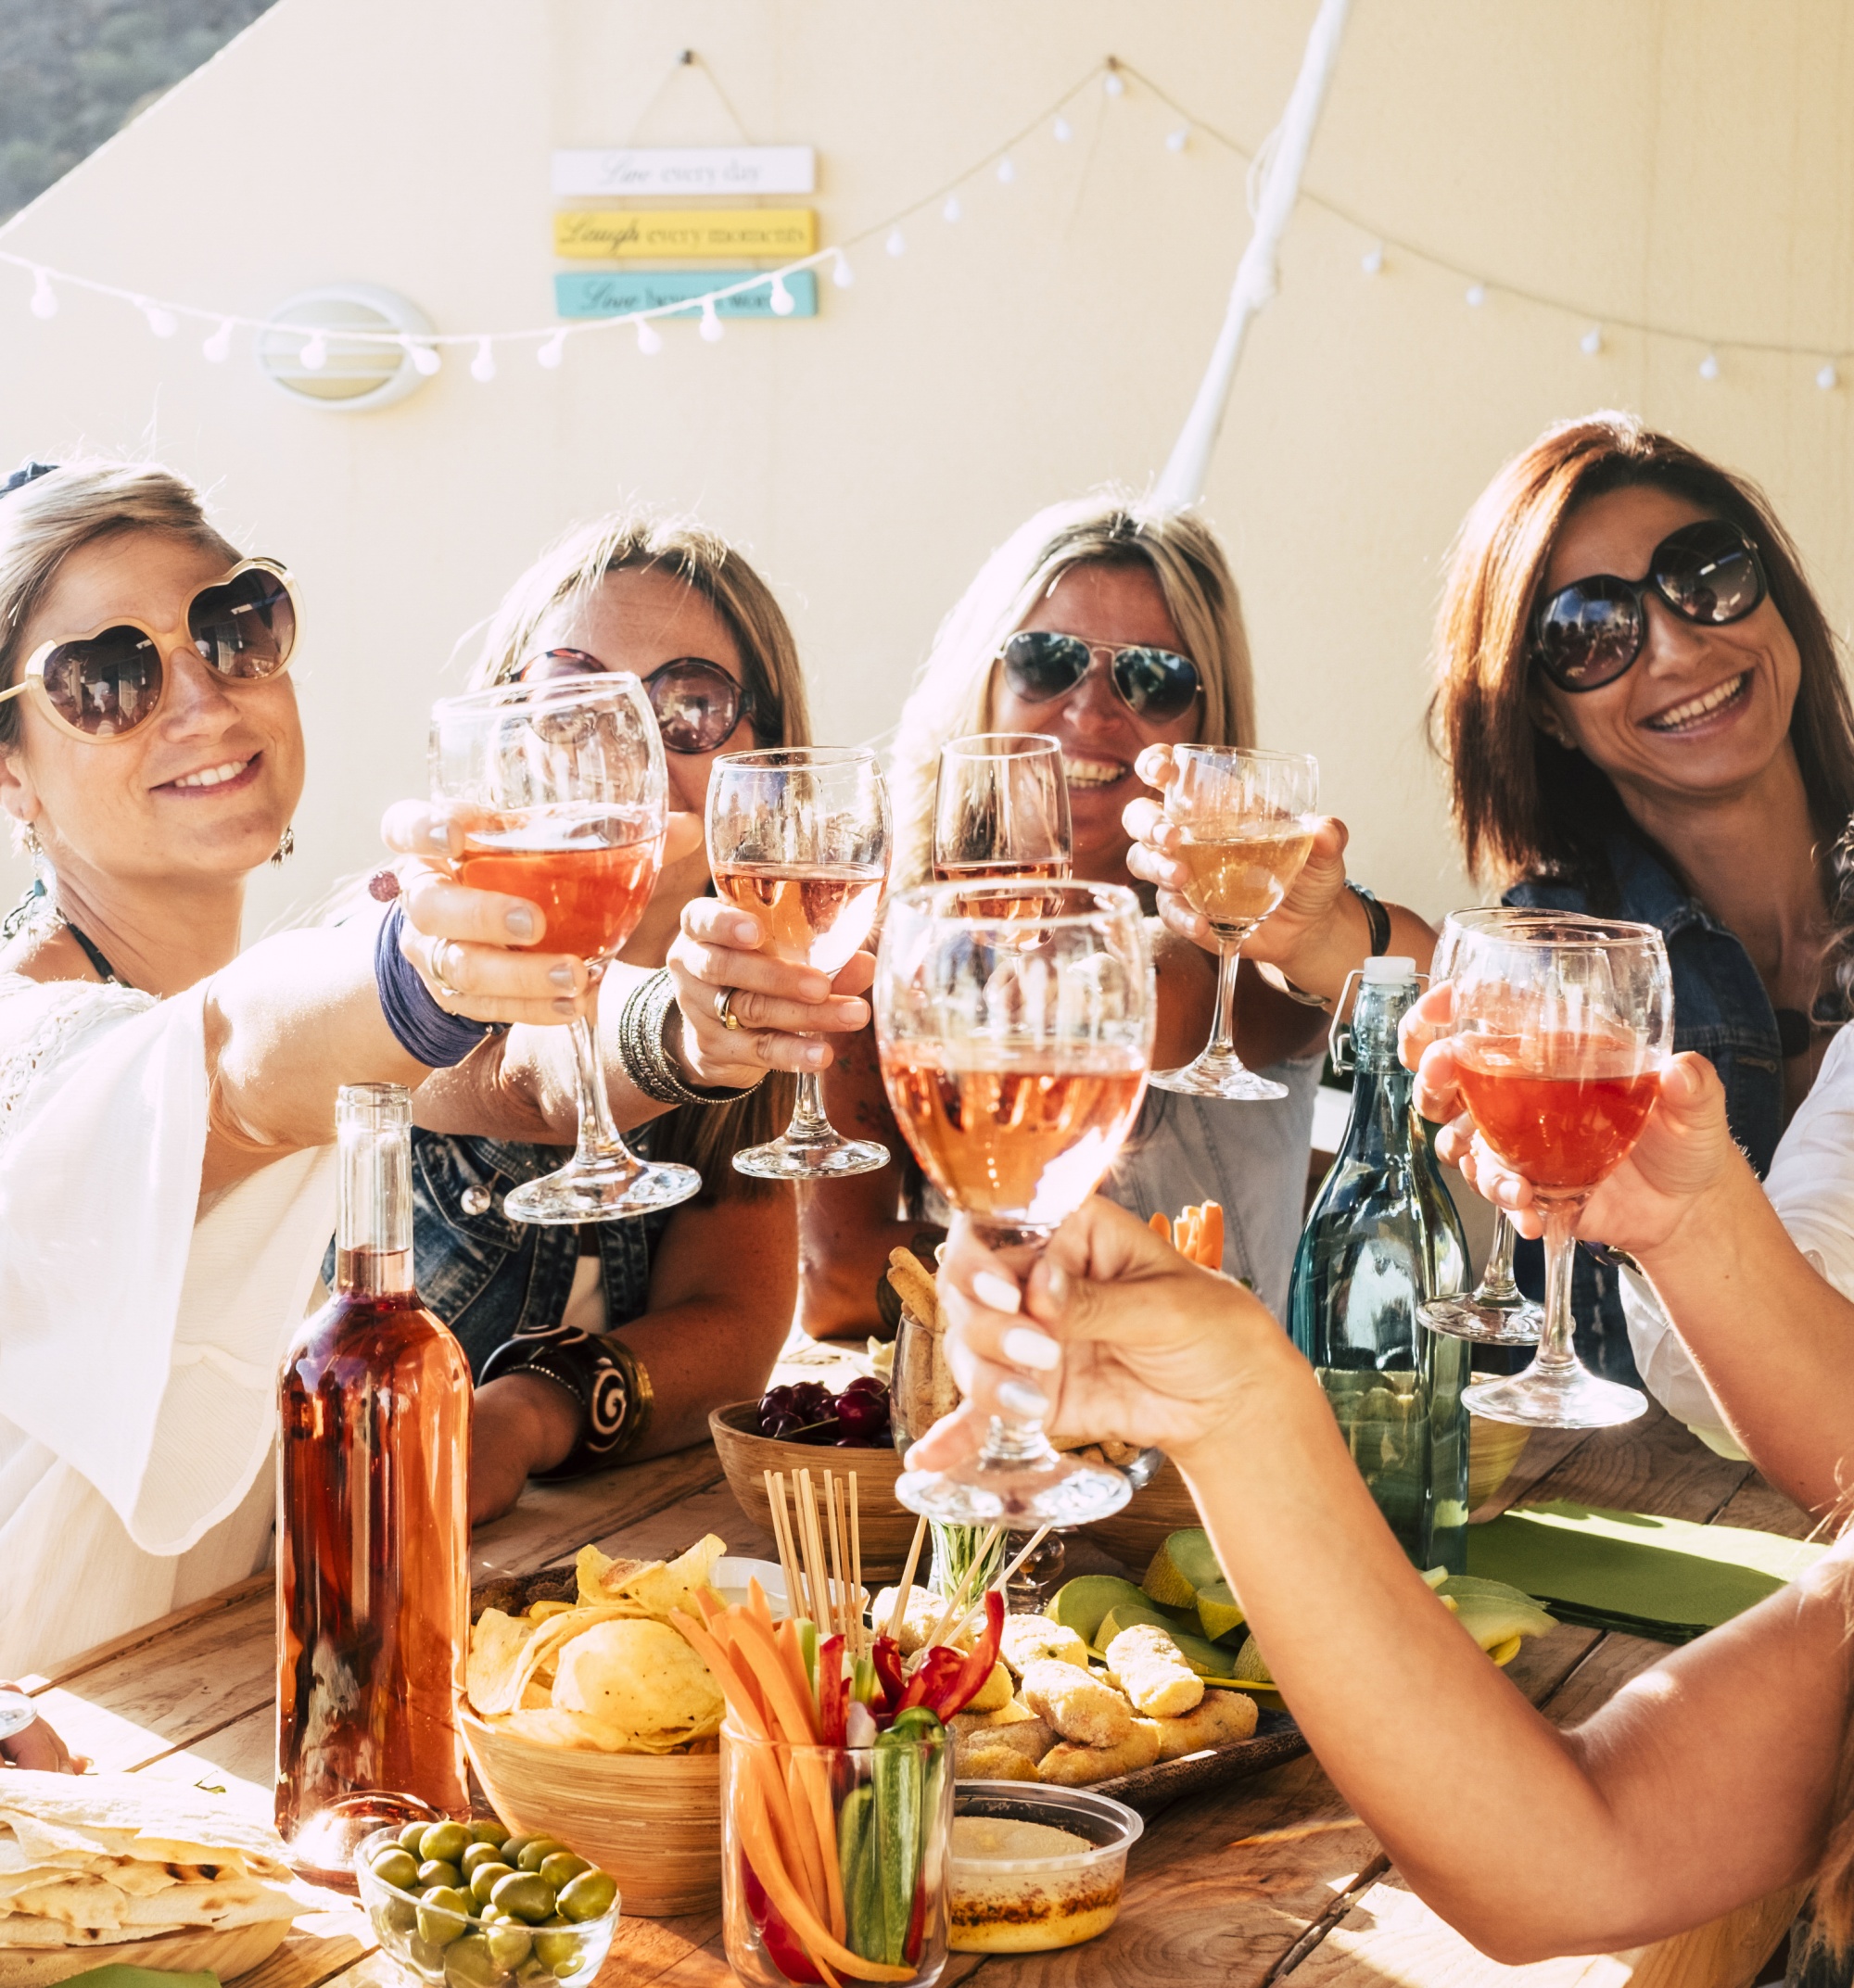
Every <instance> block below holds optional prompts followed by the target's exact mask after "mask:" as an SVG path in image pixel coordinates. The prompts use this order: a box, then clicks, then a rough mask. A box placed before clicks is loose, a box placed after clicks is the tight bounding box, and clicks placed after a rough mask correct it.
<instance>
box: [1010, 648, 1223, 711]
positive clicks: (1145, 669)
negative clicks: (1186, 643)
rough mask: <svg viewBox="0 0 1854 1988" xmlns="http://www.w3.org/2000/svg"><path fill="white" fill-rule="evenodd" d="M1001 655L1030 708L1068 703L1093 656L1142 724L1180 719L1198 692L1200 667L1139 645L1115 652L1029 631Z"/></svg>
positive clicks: (1013, 686) (1012, 685) (1168, 652)
mask: <svg viewBox="0 0 1854 1988" xmlns="http://www.w3.org/2000/svg"><path fill="white" fill-rule="evenodd" d="M999 655H1000V656H1001V658H1002V659H1003V663H1004V680H1005V681H1006V682H1007V683H1008V684H1009V685H1010V688H1011V689H1012V690H1015V691H1016V693H1017V694H1018V696H1019V697H1021V698H1022V699H1023V701H1024V702H1025V703H1031V704H1047V703H1048V702H1049V700H1050V699H1051V698H1052V697H1066V696H1067V695H1068V694H1069V692H1070V691H1071V690H1073V689H1074V688H1075V686H1076V685H1077V684H1079V683H1080V682H1081V680H1082V678H1083V677H1086V675H1087V673H1088V670H1089V668H1090V667H1091V666H1092V665H1093V663H1094V659H1095V658H1096V657H1097V656H1106V657H1107V658H1108V667H1109V671H1110V673H1111V676H1112V678H1113V687H1114V689H1115V690H1118V691H1119V692H1120V695H1121V700H1122V702H1123V703H1124V704H1125V705H1126V706H1127V708H1128V709H1129V710H1131V711H1133V712H1136V713H1137V715H1139V716H1140V717H1142V718H1153V719H1156V720H1160V721H1162V720H1164V719H1166V718H1178V717H1183V716H1184V715H1185V713H1186V712H1187V711H1188V710H1189V709H1190V708H1191V706H1192V705H1193V704H1194V703H1196V702H1197V697H1198V692H1199V690H1200V689H1201V688H1202V685H1201V683H1200V679H1199V677H1198V665H1196V664H1195V663H1193V662H1192V661H1191V659H1190V658H1189V657H1188V656H1181V655H1175V654H1174V653H1173V652H1172V651H1171V650H1169V649H1150V648H1148V647H1147V646H1146V645H1145V644H1143V643H1130V644H1128V645H1127V646H1126V647H1124V648H1120V649H1116V648H1114V647H1112V646H1111V644H1110V643H1107V642H1088V641H1084V640H1083V639H1082V638H1081V637H1080V636H1079V635H1058V634H1055V633H1053V632H1051V631H1050V630H1048V629H1044V628H1030V629H1025V630H1024V631H1023V632H1022V633H1021V634H1018V635H1013V636H1012V637H1011V638H1010V640H1009V641H1008V642H1007V643H1005V645H1004V647H1003V649H1002V650H1000V651H999Z"/></svg>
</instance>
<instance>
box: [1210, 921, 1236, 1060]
mask: <svg viewBox="0 0 1854 1988" xmlns="http://www.w3.org/2000/svg"><path fill="white" fill-rule="evenodd" d="M1241 957H1242V941H1241V940H1240V939H1238V940H1237V941H1235V942H1234V943H1227V944H1224V945H1220V946H1219V947H1218V948H1217V1011H1216V1026H1215V1027H1214V1028H1213V1030H1212V1031H1211V1046H1210V1050H1209V1054H1210V1055H1211V1056H1212V1057H1216V1058H1217V1059H1218V1060H1219V1061H1223V1060H1225V1059H1226V1060H1227V1061H1229V1062H1231V1063H1239V1062H1240V1061H1241V1058H1240V1057H1238V1055H1237V1053H1236V969H1237V963H1238V960H1240V959H1241Z"/></svg>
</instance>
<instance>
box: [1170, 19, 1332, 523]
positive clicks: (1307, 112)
mask: <svg viewBox="0 0 1854 1988" xmlns="http://www.w3.org/2000/svg"><path fill="white" fill-rule="evenodd" d="M1351 11H1352V0H1320V10H1319V12H1318V13H1317V14H1316V15H1315V16H1314V26H1313V32H1311V33H1310V34H1309V35H1308V36H1307V50H1306V53H1305V55H1303V56H1302V57H1301V73H1300V75H1299V76H1298V77H1296V78H1295V80H1294V90H1293V95H1290V96H1289V99H1288V108H1287V109H1286V110H1285V111H1284V112H1283V113H1282V115H1281V121H1280V123H1279V124H1278V125H1277V126H1276V128H1275V130H1274V132H1273V133H1270V135H1269V136H1268V138H1267V139H1266V140H1265V141H1264V145H1263V147H1262V150H1261V152H1260V153H1259V154H1258V155H1257V158H1256V170H1259V172H1260V177H1261V197H1260V198H1259V199H1258V200H1256V201H1255V203H1254V215H1255V232H1254V234H1251V236H1250V238H1249V246H1248V247H1247V248H1245V249H1244V250H1243V251H1242V260H1241V261H1240V262H1238V264H1237V268H1236V281H1235V283H1234V284H1232V285H1230V292H1229V310H1228V311H1227V313H1226V314H1225V318H1224V321H1223V329H1222V330H1221V331H1220V332H1219V333H1218V334H1217V342H1216V345H1215V348H1213V351H1212V353H1211V362H1210V364H1209V366H1207V367H1206V368H1205V370H1204V377H1203V381H1202V384H1201V385H1200V386H1199V388H1198V397H1197V399H1195V400H1193V401H1192V403H1191V412H1189V413H1188V414H1187V416H1186V417H1185V425H1184V427H1183V428H1182V429H1181V430H1180V431H1179V434H1178V439H1177V440H1176V441H1175V443H1174V444H1173V445H1172V453H1171V456H1170V458H1169V459H1168V460H1167V462H1166V464H1165V469H1164V474H1163V475H1162V476H1161V477H1160V478H1159V487H1158V495H1159V496H1160V497H1161V498H1162V499H1165V500H1167V501H1169V502H1172V503H1178V504H1188V503H1191V502H1193V501H1194V500H1196V499H1198V498H1200V497H1201V496H1202V495H1203V489H1204V479H1205V477H1206V475H1208V474H1209V471H1210V466H1211V456H1212V454H1213V451H1214V450H1215V448H1216V440H1217V433H1218V431H1219V430H1220V429H1221V428H1222V426H1223V417H1224V411H1225V408H1227V407H1228V405H1229V394H1230V388H1231V386H1234V384H1235V382H1236V368H1237V363H1238V361H1239V360H1240V359H1241V357H1242V343H1243V340H1244V338H1245V337H1246V336H1248V333H1249V326H1250V323H1251V320H1252V319H1253V318H1254V316H1255V314H1256V312H1257V311H1258V310H1261V309H1262V307H1263V305H1264V304H1265V303H1266V302H1267V301H1268V299H1269V298H1271V297H1273V296H1274V295H1275V292H1276V289H1277V288H1278V287H1279V284H1278V280H1277V279H1278V276H1279V268H1278V265H1277V263H1276V252H1277V251H1278V250H1279V248H1280V246H1281V237H1282V235H1283V234H1286V233H1287V228H1288V217H1289V215H1290V214H1291V213H1292V212H1293V210H1294V202H1295V201H1296V200H1297V199H1298V198H1299V197H1300V192H1301V174H1302V172H1303V171H1305V170H1306V164H1307V153H1308V151H1309V149H1310V148H1311V146H1312V145H1313V142H1314V130H1315V129H1316V128H1317V126H1318V124H1319V121H1320V111H1321V108H1322V107H1323V106H1324V105H1325V103H1326V98H1327V84H1328V83H1330V82H1331V81H1332V72H1333V66H1334V64H1335V63H1336V62H1337V61H1338V60H1339V44H1340V37H1341V36H1342V35H1343V34H1344V32H1345V23H1346V17H1347V15H1348V14H1350V12H1351Z"/></svg>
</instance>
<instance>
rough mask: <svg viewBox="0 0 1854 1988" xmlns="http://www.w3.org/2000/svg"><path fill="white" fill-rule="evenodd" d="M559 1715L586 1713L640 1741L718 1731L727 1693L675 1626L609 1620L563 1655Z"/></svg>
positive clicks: (557, 1684) (556, 1700)
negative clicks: (669, 1734) (694, 1730)
mask: <svg viewBox="0 0 1854 1988" xmlns="http://www.w3.org/2000/svg"><path fill="white" fill-rule="evenodd" d="M553 1708H554V1710H555V1711H556V1712H578V1713H583V1714H585V1715H586V1716H589V1717H590V1718H593V1719H595V1720H597V1721H598V1722H599V1723H600V1724H602V1725H605V1726H611V1727H615V1728H616V1729H617V1730H618V1731H620V1732H622V1733H625V1734H627V1735H629V1736H630V1737H632V1738H641V1736H643V1735H644V1734H646V1733H655V1732H663V1731H665V1730H667V1729H668V1728H678V1729H679V1730H680V1731H681V1732H682V1734H683V1736H684V1737H689V1736H690V1729H691V1728H707V1729H710V1730H718V1729H719V1728H720V1720H721V1712H722V1702H721V1693H720V1690H719V1689H718V1688H717V1685H716V1683H715V1680H714V1678H712V1677H710V1676H709V1674H708V1666H707V1665H705V1663H703V1661H702V1659H701V1658H700V1657H699V1656H697V1655H696V1654H695V1652H694V1651H693V1650H692V1649H691V1648H690V1647H689V1645H688V1644H687V1643H686V1642H684V1641H683V1640H682V1638H681V1637H680V1636H679V1635H678V1634H677V1632H676V1631H675V1630H674V1629H672V1628H671V1627H669V1626H668V1625H667V1623H662V1622H602V1623H600V1624H599V1625H597V1627H593V1628H590V1629H588V1630H587V1631H586V1632H585V1633H584V1634H583V1635H580V1636H576V1637H575V1638H574V1639H573V1640H572V1641H571V1642H569V1643H568V1644H567V1645H566V1646H565V1648H564V1649H563V1650H562V1651H561V1652H560V1665H559V1669H558V1672H557V1673H556V1675H555V1678H554V1682H553Z"/></svg>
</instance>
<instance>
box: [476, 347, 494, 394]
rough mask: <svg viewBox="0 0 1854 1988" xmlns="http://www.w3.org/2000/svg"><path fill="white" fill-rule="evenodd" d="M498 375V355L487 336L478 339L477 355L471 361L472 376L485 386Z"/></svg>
mask: <svg viewBox="0 0 1854 1988" xmlns="http://www.w3.org/2000/svg"><path fill="white" fill-rule="evenodd" d="M495 376H496V355H495V353H494V351H493V350H492V349H491V348H490V345H489V340H488V339H487V338H478V339H477V341H476V358H475V359H473V360H472V361H470V377H471V378H472V379H473V380H478V381H480V382H481V383H482V384H483V385H484V386H488V385H489V382H490V381H491V380H492V379H494V378H495Z"/></svg>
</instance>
